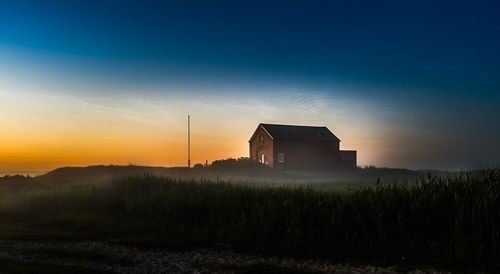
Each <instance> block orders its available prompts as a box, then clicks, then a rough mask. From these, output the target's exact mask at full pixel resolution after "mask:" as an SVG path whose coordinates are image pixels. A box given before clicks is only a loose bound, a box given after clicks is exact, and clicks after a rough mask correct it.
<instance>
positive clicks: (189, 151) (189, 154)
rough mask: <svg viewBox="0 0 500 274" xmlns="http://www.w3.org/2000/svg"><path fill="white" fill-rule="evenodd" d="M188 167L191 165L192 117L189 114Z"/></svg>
mask: <svg viewBox="0 0 500 274" xmlns="http://www.w3.org/2000/svg"><path fill="white" fill-rule="evenodd" d="M188 167H191V117H190V116H189V115H188Z"/></svg>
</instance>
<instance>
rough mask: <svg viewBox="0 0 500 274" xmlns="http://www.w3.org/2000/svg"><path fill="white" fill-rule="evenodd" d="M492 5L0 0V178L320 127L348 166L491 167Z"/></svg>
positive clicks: (225, 151) (237, 145)
mask: <svg viewBox="0 0 500 274" xmlns="http://www.w3.org/2000/svg"><path fill="white" fill-rule="evenodd" d="M498 49H500V2H498V1H320V0H314V1H292V0H290V1H215V0H214V1H112V0H106V1H90V0H89V1H79V0H75V1H49V0H47V1H22V0H18V1H2V0H0V174H7V173H16V172H20V173H36V172H45V171H48V170H51V169H54V168H57V167H61V166H86V165H95V164H137V165H155V166H182V165H186V162H187V159H186V157H187V156H186V153H187V147H186V146H187V140H186V133H187V130H186V117H187V115H188V114H190V115H191V121H192V123H191V124H192V150H191V151H192V162H193V163H204V162H205V161H206V160H207V161H209V162H211V161H213V160H216V159H223V158H229V157H233V158H234V157H241V156H248V139H249V138H250V136H251V134H252V133H253V131H254V130H255V129H256V127H257V125H258V124H259V123H261V122H262V123H282V124H299V125H321V126H327V127H328V128H330V130H332V132H334V133H335V135H337V136H338V137H339V138H340V139H341V140H342V144H341V147H342V148H343V149H355V150H357V151H358V164H359V165H361V166H366V165H375V166H384V167H405V168H412V169H428V168H432V169H447V170H456V169H470V168H478V167H485V166H494V165H498V164H499V163H500V126H499V125H500V54H498Z"/></svg>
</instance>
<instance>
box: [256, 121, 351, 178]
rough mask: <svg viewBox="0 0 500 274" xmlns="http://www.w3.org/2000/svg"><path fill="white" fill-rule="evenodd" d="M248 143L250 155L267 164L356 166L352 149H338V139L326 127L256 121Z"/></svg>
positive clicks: (304, 166) (273, 165) (289, 166)
mask: <svg viewBox="0 0 500 274" xmlns="http://www.w3.org/2000/svg"><path fill="white" fill-rule="evenodd" d="M249 143H250V158H251V159H253V160H257V161H259V162H261V163H264V164H266V165H268V166H270V167H283V168H294V169H310V168H327V169H330V168H353V167H356V151H355V150H340V139H339V138H337V136H335V135H334V134H333V133H332V132H331V131H330V130H329V129H328V128H327V127H312V126H291V125H274V124H259V126H258V127H257V129H256V130H255V132H254V134H253V135H252V137H251V138H250V141H249Z"/></svg>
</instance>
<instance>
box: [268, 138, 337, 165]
mask: <svg viewBox="0 0 500 274" xmlns="http://www.w3.org/2000/svg"><path fill="white" fill-rule="evenodd" d="M339 148H340V144H339V142H326V141H288V140H275V141H274V166H275V167H283V168H299V169H308V168H329V167H332V166H333V165H334V164H335V163H336V162H337V161H338V155H339V153H338V152H339ZM279 153H283V154H284V162H283V163H279V162H278V154H279Z"/></svg>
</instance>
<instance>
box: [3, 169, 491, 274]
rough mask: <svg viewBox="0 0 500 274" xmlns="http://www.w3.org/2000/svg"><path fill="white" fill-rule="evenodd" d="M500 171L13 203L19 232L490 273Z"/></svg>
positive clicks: (124, 188)
mask: <svg viewBox="0 0 500 274" xmlns="http://www.w3.org/2000/svg"><path fill="white" fill-rule="evenodd" d="M499 212H500V170H489V171H481V172H475V173H457V174H455V175H447V176H442V177H433V176H428V177H427V178H426V179H425V180H422V181H420V182H418V183H414V184H389V185H387V184H378V185H377V186H375V187H367V188H362V189H356V190H352V191H347V192H342V193H339V192H331V191H317V190H315V189H313V188H311V187H299V188H288V187H274V188H262V187H259V188H255V187H252V186H250V185H243V184H236V185H235V184H230V183H224V182H217V183H214V182H211V181H202V182H200V181H179V180H174V179H171V178H167V177H159V176H151V175H145V176H135V177H129V178H124V179H120V180H116V181H114V182H113V183H111V184H108V185H101V186H87V187H79V188H69V189H66V190H58V191H42V192H39V193H32V194H30V195H20V196H19V197H17V199H16V200H14V201H13V202H12V203H9V204H8V205H4V206H3V207H2V210H1V216H2V219H3V220H9V221H10V222H11V223H17V225H20V226H21V227H26V228H28V227H31V228H33V227H37V228H39V227H46V228H49V229H54V230H64V231H69V232H75V233H88V234H90V235H91V236H92V237H95V236H99V237H112V238H114V239H116V238H122V239H127V238H128V239H131V238H136V239H138V238H149V239H152V240H153V241H157V242H169V241H170V242H172V241H176V242H179V241H180V242H184V243H186V244H190V245H197V246H213V247H223V248H230V249H236V250H246V251H252V252H263V253H281V254H292V255H302V256H318V257H327V258H332V259H334V260H362V261H372V262H373V261H379V262H391V263H403V264H405V263H410V264H430V265H434V266H438V267H466V266H468V267H473V268H478V267H480V268H484V269H500V264H499V262H500V214H499Z"/></svg>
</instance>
